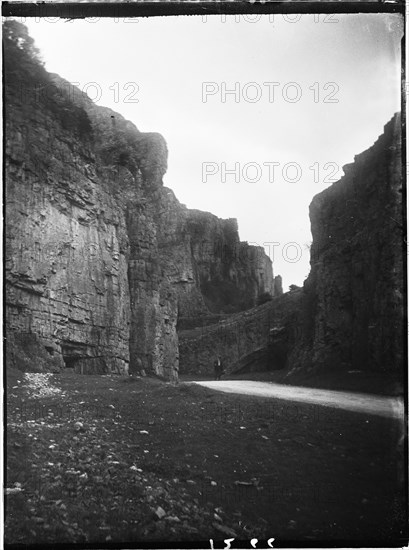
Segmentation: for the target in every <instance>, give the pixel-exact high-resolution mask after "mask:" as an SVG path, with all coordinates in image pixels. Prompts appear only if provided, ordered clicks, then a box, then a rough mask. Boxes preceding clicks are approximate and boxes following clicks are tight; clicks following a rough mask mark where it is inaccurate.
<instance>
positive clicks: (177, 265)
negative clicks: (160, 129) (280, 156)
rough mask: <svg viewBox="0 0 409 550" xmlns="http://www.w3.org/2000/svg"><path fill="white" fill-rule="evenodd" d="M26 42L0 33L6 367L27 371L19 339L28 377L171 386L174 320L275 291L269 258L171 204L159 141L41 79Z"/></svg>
mask: <svg viewBox="0 0 409 550" xmlns="http://www.w3.org/2000/svg"><path fill="white" fill-rule="evenodd" d="M10 25H11V26H10ZM10 29H11V32H10ZM25 32H26V31H25V30H24V27H23V26H21V25H19V24H17V23H16V22H12V23H9V24H8V27H7V30H6V33H5V48H6V50H5V52H6V55H5V59H6V63H5V84H6V86H5V101H6V131H5V137H6V202H7V208H6V227H7V231H6V254H5V255H6V307H7V309H6V326H7V338H8V343H9V351H10V353H9V355H8V357H9V360H10V361H11V362H13V361H14V364H16V365H17V366H18V365H19V364H24V365H25V366H24V368H27V362H26V360H25V358H24V357H26V355H24V357H23V356H21V357H20V355H21V354H20V351H21V343H22V342H28V343H29V344H27V345H28V346H29V349H31V350H34V349H37V350H41V353H40V352H38V353H37V354H34V357H33V365H32V366H31V368H32V369H40V370H41V369H45V368H51V367H52V368H60V367H61V366H64V365H65V366H67V367H74V368H75V369H76V370H77V371H78V372H83V373H93V372H98V373H102V372H126V371H127V370H129V369H130V370H131V371H136V370H141V369H145V370H146V371H148V372H152V373H156V374H157V375H160V376H163V377H165V378H168V379H175V378H176V377H177V372H178V337H177V332H176V325H177V320H178V317H185V318H189V317H206V316H209V315H211V314H217V313H220V312H231V311H238V310H240V309H244V308H250V307H252V306H254V305H255V303H256V301H257V298H258V296H259V295H260V294H263V293H268V294H270V295H273V294H274V293H275V292H279V286H277V284H275V283H274V278H273V273H272V268H271V261H270V259H269V258H268V257H267V256H266V255H265V254H264V251H263V250H262V249H261V248H258V247H251V246H249V245H248V244H247V243H240V241H239V237H238V230H237V222H236V221H235V220H221V219H219V218H217V217H216V216H213V215H212V214H209V213H206V212H199V211H196V210H193V211H191V210H188V209H187V208H186V207H185V206H183V205H181V204H180V203H179V202H178V200H177V199H176V197H175V196H174V194H173V192H172V191H171V190H170V189H167V188H166V187H164V186H163V182H162V178H163V175H164V174H165V172H166V168H167V147H166V142H165V140H164V139H163V138H162V136H160V135H159V134H155V133H142V132H140V131H139V130H138V129H137V128H136V127H135V125H134V124H132V123H131V122H129V121H126V120H125V119H124V118H123V117H122V116H121V115H119V114H118V113H115V112H114V111H112V110H110V109H107V108H103V107H98V106H96V105H95V104H93V103H92V101H91V100H90V99H89V98H88V97H87V96H86V95H84V94H82V93H81V92H80V91H79V90H78V89H77V88H75V87H74V86H72V85H71V84H69V83H68V82H66V81H65V80H63V79H62V78H60V77H59V76H58V75H55V74H52V75H51V74H49V73H47V72H46V71H45V70H44V68H43V67H42V66H41V64H40V63H39V62H38V59H36V53H35V49H33V46H32V44H31V42H32V41H31V39H30V38H29V37H28V36H27V35H26V34H24V33H25ZM44 350H45V353H47V354H48V355H47V356H44V357H47V361H45V360H44V357H43V352H44ZM40 355H41V357H42V359H41V361H40V360H39V361H38V364H37V366H36V365H35V363H36V357H40Z"/></svg>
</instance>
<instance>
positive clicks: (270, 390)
mask: <svg viewBox="0 0 409 550" xmlns="http://www.w3.org/2000/svg"><path fill="white" fill-rule="evenodd" d="M188 383H189V384H199V385H200V386H204V387H206V388H210V389H212V390H217V391H222V392H226V393H237V394H241V395H254V396H258V397H271V398H275V399H285V400H290V401H296V402H299V403H314V404H316V405H323V406H325V407H334V408H336V409H344V410H347V411H355V412H361V413H367V414H374V415H378V416H385V417H393V418H399V419H402V418H403V415H404V404H403V399H401V398H399V397H382V396H379V395H371V394H365V393H351V392H343V391H333V390H319V389H315V388H304V387H301V386H286V385H284V384H274V383H272V382H253V381H250V380H220V381H209V382H207V381H204V382H202V381H201V382H188Z"/></svg>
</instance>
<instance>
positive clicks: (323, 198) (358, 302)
mask: <svg viewBox="0 0 409 550" xmlns="http://www.w3.org/2000/svg"><path fill="white" fill-rule="evenodd" d="M401 162H402V161H401V127H400V116H399V115H395V117H394V118H393V119H392V120H391V121H390V122H389V123H388V124H387V125H386V126H385V131H384V134H383V135H382V136H381V137H380V138H379V139H378V140H377V141H376V143H375V144H374V145H373V146H372V147H371V148H369V149H368V150H367V151H365V152H363V153H362V154H360V155H358V156H356V157H355V162H354V163H353V164H350V165H347V166H345V167H344V172H345V176H344V177H343V178H341V180H340V181H338V182H336V183H334V184H333V185H332V186H331V187H329V188H328V189H326V190H325V191H323V192H322V193H320V194H318V195H316V196H315V197H314V199H313V201H312V203H311V206H310V218H311V228H312V235H313V244H312V248H311V272H310V275H309V276H308V278H307V279H306V281H305V283H304V286H303V288H299V287H296V286H294V285H292V287H293V290H292V291H290V292H289V293H286V294H284V295H282V296H276V297H274V298H273V299H272V300H271V301H270V302H267V303H266V304H264V305H262V306H259V307H256V308H253V309H250V310H249V311H246V312H243V313H238V314H235V315H231V316H228V317H222V318H221V319H219V320H217V319H215V318H214V317H213V318H211V317H209V318H206V320H205V321H204V322H203V324H202V326H196V327H195V325H193V324H190V325H189V324H188V323H187V322H186V321H185V322H184V324H183V325H182V324H181V328H183V329H184V330H180V334H179V336H180V368H181V372H186V373H200V374H212V372H213V361H214V359H215V357H216V356H217V355H221V357H222V358H223V360H224V363H225V366H226V372H227V373H229V372H236V371H239V370H240V369H242V370H247V371H249V370H253V369H257V370H263V369H266V370H273V369H277V368H287V369H288V374H290V375H291V374H292V373H294V372H296V371H314V372H319V371H320V370H325V371H327V372H328V371H329V370H334V371H337V372H338V373H339V372H344V373H345V375H346V376H347V375H348V373H349V372H351V373H353V372H355V371H365V370H366V371H378V372H380V371H387V372H388V373H398V374H402V372H403V365H404V362H403V351H404V334H405V330H404V329H405V327H404V304H403V296H404V280H403V265H404V264H403V258H404V254H405V252H406V250H405V247H404V241H403V238H404V226H403V206H402V204H403V201H402V164H401ZM276 281H277V278H276ZM279 283H280V282H279V280H278V282H277V283H275V284H279ZM209 322H212V323H213V324H210V325H209Z"/></svg>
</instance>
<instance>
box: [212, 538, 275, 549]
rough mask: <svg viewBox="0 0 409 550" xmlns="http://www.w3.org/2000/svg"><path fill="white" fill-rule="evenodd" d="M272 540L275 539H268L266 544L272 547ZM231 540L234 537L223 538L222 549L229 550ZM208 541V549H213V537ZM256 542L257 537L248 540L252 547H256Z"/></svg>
mask: <svg viewBox="0 0 409 550" xmlns="http://www.w3.org/2000/svg"><path fill="white" fill-rule="evenodd" d="M274 540H275V539H273V538H271V539H268V541H267V545H268V547H269V548H273V542H274ZM233 541H234V539H224V542H225V544H226V546H225V547H224V548H223V550H230V549H231V543H232V542H233ZM209 542H210V550H214V544H213V539H209ZM257 543H258V539H251V541H250V544H251V546H252V548H256V547H257Z"/></svg>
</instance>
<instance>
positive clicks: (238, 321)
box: [179, 290, 302, 376]
mask: <svg viewBox="0 0 409 550" xmlns="http://www.w3.org/2000/svg"><path fill="white" fill-rule="evenodd" d="M301 292H302V291H301V290H296V291H291V292H286V293H285V294H283V295H281V296H275V297H274V298H273V299H272V300H270V301H268V302H266V303H265V304H262V305H260V306H257V307H254V308H252V309H249V310H247V311H243V312H240V313H235V314H232V315H228V316H224V317H223V318H221V319H220V320H219V321H218V322H216V323H213V324H207V323H206V321H207V320H205V322H204V323H203V325H202V326H196V327H194V328H190V329H185V330H180V331H179V356H180V372H181V374H182V373H183V374H196V373H197V374H201V375H203V374H204V375H211V376H212V375H213V372H214V370H213V364H214V361H215V359H216V358H217V356H219V355H220V357H221V359H222V361H223V366H224V370H225V372H226V374H230V373H232V372H238V371H240V370H243V371H246V372H248V371H252V370H257V371H262V370H276V369H283V368H286V367H288V365H289V364H288V359H289V356H290V353H289V350H291V349H292V348H293V347H294V346H295V345H296V338H297V326H298V325H297V319H298V317H297V314H298V310H299V304H300V298H301Z"/></svg>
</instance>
